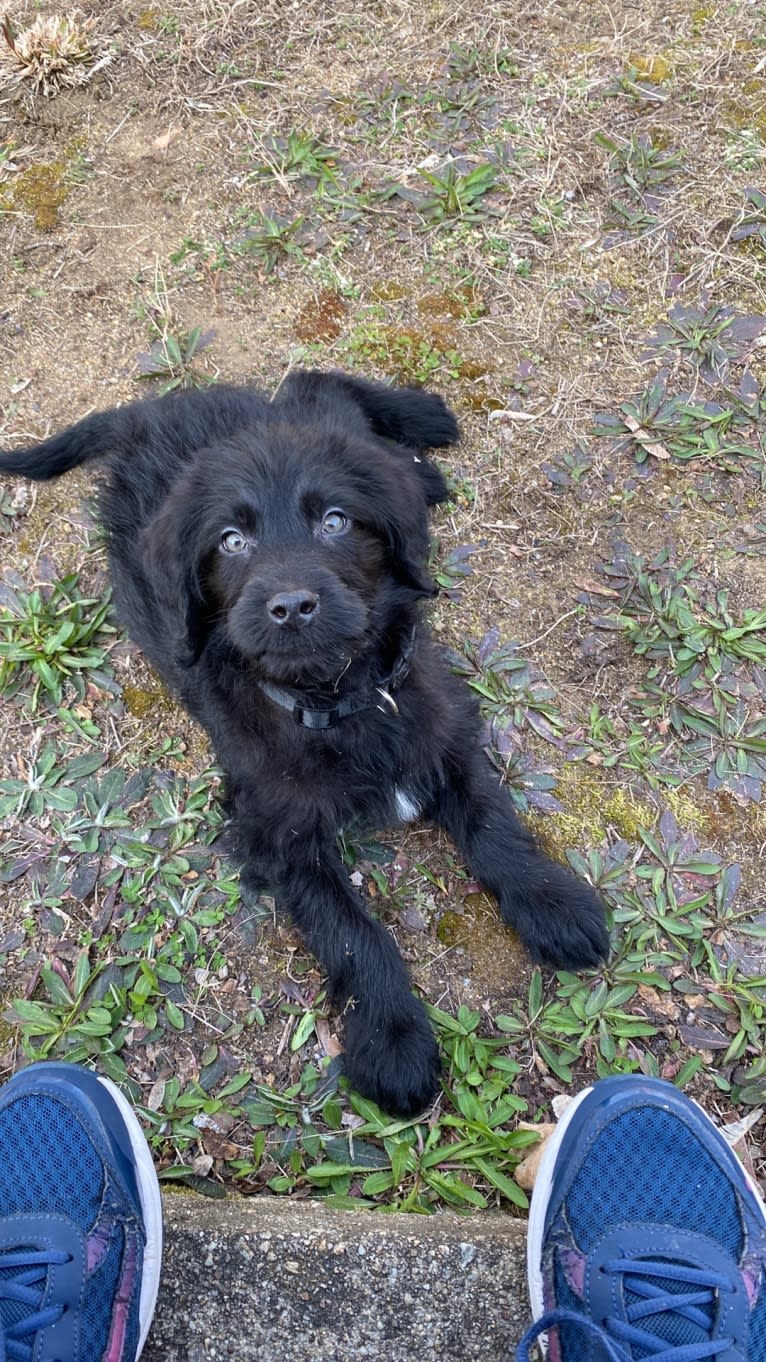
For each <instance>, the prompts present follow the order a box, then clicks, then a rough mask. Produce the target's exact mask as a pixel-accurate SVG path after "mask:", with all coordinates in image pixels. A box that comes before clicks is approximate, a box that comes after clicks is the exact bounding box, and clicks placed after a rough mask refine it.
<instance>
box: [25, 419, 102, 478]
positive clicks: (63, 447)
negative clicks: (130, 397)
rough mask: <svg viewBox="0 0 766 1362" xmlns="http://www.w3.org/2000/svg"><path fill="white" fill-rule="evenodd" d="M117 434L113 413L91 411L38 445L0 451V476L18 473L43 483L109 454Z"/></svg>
mask: <svg viewBox="0 0 766 1362" xmlns="http://www.w3.org/2000/svg"><path fill="white" fill-rule="evenodd" d="M117 435H118V430H117V429H116V428H115V422H114V413H113V412H94V414H93V415H92V416H86V417H85V419H84V420H83V421H78V422H77V425H75V426H70V427H69V429H68V430H63V431H62V432H61V434H60V435H52V436H51V438H50V439H49V440H42V441H41V442H40V444H38V445H28V446H27V448H26V449H8V450H3V451H0V473H20V474H21V475H22V476H23V477H25V478H32V479H33V481H35V482H46V481H47V480H48V479H49V478H58V477H60V475H61V474H62V473H68V472H69V470H70V468H78V467H79V466H80V464H83V463H87V462H88V460H89V459H96V458H98V457H99V456H100V455H103V454H109V453H111V452H112V451H113V450H114V449H115V444H116V438H115V437H116V436H117Z"/></svg>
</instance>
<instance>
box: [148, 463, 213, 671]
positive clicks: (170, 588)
mask: <svg viewBox="0 0 766 1362" xmlns="http://www.w3.org/2000/svg"><path fill="white" fill-rule="evenodd" d="M141 540H142V543H141V550H142V559H143V565H144V571H145V573H146V576H147V578H148V580H149V583H150V586H151V589H152V591H153V593H154V595H155V596H156V597H157V598H158V599H159V600H161V601H162V602H163V604H164V605H165V606H166V607H167V606H169V607H170V608H171V609H172V611H173V612H174V614H175V615H176V617H177V618H178V621H179V637H178V652H177V655H176V660H177V662H178V663H179V665H180V666H182V667H192V666H193V665H194V663H195V662H197V661H198V660H199V657H200V655H201V653H202V649H203V648H204V646H205V640H206V638H207V611H206V606H205V597H204V593H203V590H202V582H201V578H200V571H199V562H198V549H197V534H196V533H195V527H194V524H193V512H192V513H190V497H189V490H188V489H187V488H186V486H185V485H184V483H183V482H180V483H178V484H177V486H176V487H175V488H174V489H173V491H172V492H171V493H170V495H169V496H168V497H166V499H165V501H164V502H163V504H162V506H161V507H160V509H159V511H158V512H157V514H156V516H155V517H154V519H153V520H152V521H150V523H149V524H148V525H147V527H146V529H145V530H143V531H142V535H141Z"/></svg>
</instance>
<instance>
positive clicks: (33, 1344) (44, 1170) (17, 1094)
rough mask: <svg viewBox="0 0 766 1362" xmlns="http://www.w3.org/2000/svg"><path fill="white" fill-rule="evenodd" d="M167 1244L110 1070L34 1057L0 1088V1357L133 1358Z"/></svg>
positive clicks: (156, 1194) (155, 1188) (137, 1131)
mask: <svg viewBox="0 0 766 1362" xmlns="http://www.w3.org/2000/svg"><path fill="white" fill-rule="evenodd" d="M161 1252H162V1207H161V1202H160V1190H159V1184H158V1182H157V1175H156V1173H155V1171H154V1167H153V1165H152V1160H151V1155H150V1153H149V1148H148V1146H147V1143H146V1140H145V1139H144V1136H143V1134H142V1131H141V1127H140V1125H139V1123H138V1119H137V1117H136V1115H135V1113H134V1112H133V1110H132V1109H131V1107H130V1105H129V1103H128V1102H127V1101H126V1099H125V1098H124V1097H123V1096H122V1094H121V1093H120V1092H119V1091H118V1089H117V1088H115V1087H114V1085H113V1084H112V1083H110V1082H109V1081H108V1079H105V1078H99V1077H97V1076H96V1074H94V1073H91V1072H89V1071H88V1070H86V1069H80V1068H78V1067H77V1066H76V1065H74V1064H52V1063H51V1064H48V1063H40V1064H31V1065H30V1066H29V1068H27V1069H23V1070H22V1071H21V1072H20V1073H17V1074H16V1075H15V1077H13V1078H12V1079H11V1080H10V1082H9V1083H7V1084H6V1085H5V1087H4V1088H3V1089H2V1091H0V1362H6V1359H7V1362H134V1359H136V1358H137V1357H138V1356H139V1353H140V1352H141V1349H142V1347H143V1345H144V1343H145V1341H146V1335H147V1334H148V1332H149V1324H150V1323H151V1318H152V1315H153V1313H154V1306H155V1302H156V1299H157V1287H158V1285H159V1276H160V1258H161Z"/></svg>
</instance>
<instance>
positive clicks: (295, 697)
mask: <svg viewBox="0 0 766 1362" xmlns="http://www.w3.org/2000/svg"><path fill="white" fill-rule="evenodd" d="M414 646H415V630H414V629H413V631H412V633H411V634H410V635H409V637H408V638H407V639H405V641H404V643H403V644H402V646H401V648H400V650H399V656H398V657H397V659H396V662H395V663H394V665H393V667H392V668H391V671H390V672H389V673H388V676H384V677H383V678H382V679H381V680H380V681H376V682H375V683H374V684H373V685H372V686H369V687H368V688H367V689H366V690H359V691H356V692H354V693H353V694H351V695H344V696H343V698H342V699H340V700H337V701H335V703H328V702H327V701H325V702H324V703H322V701H321V699H320V697H319V696H310V695H308V694H307V693H306V692H305V691H291V690H283V689H282V687H281V686H273V685H272V684H271V682H270V681H261V680H260V679H259V678H257V677H256V685H257V686H259V688H260V689H261V690H262V691H263V693H264V695H267V696H268V698H269V699H270V700H273V701H274V704H275V705H279V706H280V708H281V709H286V710H287V712H288V714H292V716H293V718H294V720H295V722H296V724H301V725H302V726H303V728H314V729H325V728H335V725H336V724H338V723H340V721H341V719H347V718H348V717H349V715H351V714H361V713H363V712H364V710H366V709H379V710H382V712H383V713H384V714H386V713H388V714H398V713H399V708H398V706H397V703H396V701H395V699H394V696H393V692H394V691H396V690H398V689H399V687H400V686H402V685H403V684H404V682H405V680H406V679H407V677H408V675H409V671H410V660H411V658H412V650H413V648H414Z"/></svg>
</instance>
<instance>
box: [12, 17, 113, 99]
mask: <svg viewBox="0 0 766 1362" xmlns="http://www.w3.org/2000/svg"><path fill="white" fill-rule="evenodd" d="M95 24H96V20H95V19H94V18H86V17H85V15H84V14H83V13H82V12H81V11H80V10H73V11H72V12H71V13H70V14H68V15H62V14H49V15H40V16H39V17H38V18H37V19H35V21H34V23H33V24H30V25H29V27H28V28H20V29H18V30H15V31H14V28H13V26H12V25H11V21H10V19H8V18H5V19H3V20H2V23H0V33H2V36H3V38H4V39H5V42H6V45H7V48H8V51H7V53H6V52H2V57H3V59H4V65H6V66H10V67H11V73H12V74H13V75H14V76H16V77H17V79H19V80H24V81H29V82H30V84H31V86H32V88H33V90H34V91H35V93H38V94H43V95H46V96H50V95H54V94H55V93H56V92H57V90H60V89H63V88H65V87H67V86H70V87H71V86H74V85H86V84H87V82H88V81H89V80H90V79H91V78H92V76H93V75H94V74H95V72H96V71H97V70H100V69H101V68H102V67H104V66H106V65H107V64H108V63H109V62H110V61H111V56H110V54H108V53H107V54H101V55H99V54H98V52H97V51H96V50H95V47H94V44H93V41H92V31H93V29H94V28H95Z"/></svg>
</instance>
